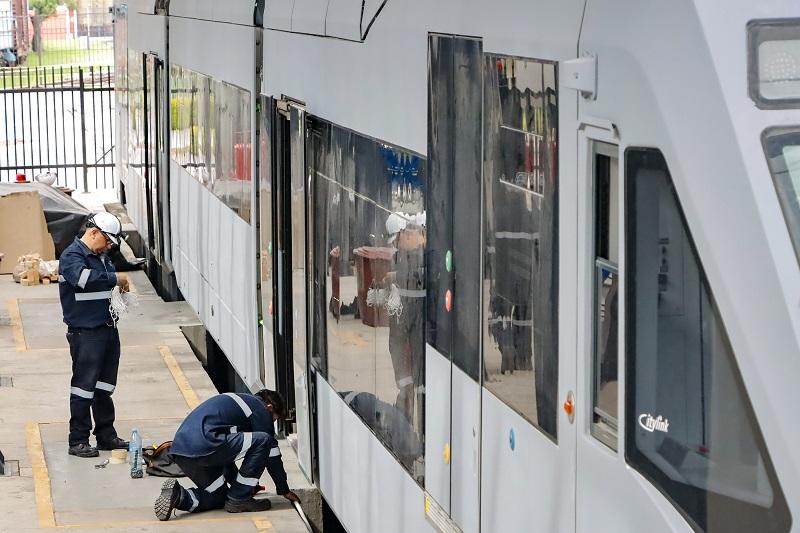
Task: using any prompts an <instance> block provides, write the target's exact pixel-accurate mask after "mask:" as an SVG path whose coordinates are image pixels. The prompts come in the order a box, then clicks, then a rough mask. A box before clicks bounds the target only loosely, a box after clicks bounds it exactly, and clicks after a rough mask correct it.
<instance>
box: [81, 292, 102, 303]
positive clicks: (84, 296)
mask: <svg viewBox="0 0 800 533" xmlns="http://www.w3.org/2000/svg"><path fill="white" fill-rule="evenodd" d="M110 298H111V291H99V292H76V293H75V301H76V302H84V301H87V300H108V299H110Z"/></svg>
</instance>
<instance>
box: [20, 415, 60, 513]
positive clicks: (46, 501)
mask: <svg viewBox="0 0 800 533" xmlns="http://www.w3.org/2000/svg"><path fill="white" fill-rule="evenodd" d="M25 434H26V442H27V446H28V456H29V457H30V460H31V467H32V469H33V489H34V493H35V495H36V515H37V516H38V517H39V527H40V528H51V527H56V517H55V514H54V513H53V498H52V496H51V494H50V474H48V472H47V463H45V461H44V449H43V448H42V434H41V432H40V431H39V424H37V423H36V422H28V423H27V424H26V425H25Z"/></svg>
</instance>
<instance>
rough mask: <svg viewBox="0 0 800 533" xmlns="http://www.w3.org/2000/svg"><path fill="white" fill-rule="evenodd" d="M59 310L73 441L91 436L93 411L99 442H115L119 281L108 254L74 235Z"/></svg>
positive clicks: (65, 257) (64, 261) (63, 268)
mask: <svg viewBox="0 0 800 533" xmlns="http://www.w3.org/2000/svg"><path fill="white" fill-rule="evenodd" d="M59 271H60V276H59V284H58V289H59V293H60V296H61V309H62V311H63V313H64V322H65V323H66V324H67V342H68V343H69V352H70V355H71V356H72V381H71V382H70V396H69V407H70V420H69V445H70V446H74V445H76V444H80V443H82V442H88V441H89V432H90V431H91V429H92V416H94V422H95V429H94V434H95V436H96V437H97V440H98V442H111V441H112V440H114V439H115V438H116V437H117V432H116V430H115V429H114V402H113V401H112V399H111V395H112V393H113V392H114V388H115V387H116V385H117V370H118V369H119V355H120V346H119V332H118V331H117V328H116V327H115V324H114V321H113V320H112V318H111V312H110V311H109V300H110V298H111V289H113V288H114V286H115V285H116V284H117V274H116V272H115V271H114V265H113V264H112V263H111V261H110V260H109V259H108V256H106V255H105V254H100V255H98V254H95V253H93V252H92V251H91V250H90V249H89V248H88V247H87V246H86V245H85V244H84V243H83V242H81V240H80V239H77V238H76V239H75V240H74V241H73V242H72V244H70V245H69V246H68V247H67V249H66V250H64V252H63V253H62V254H61V258H60V260H59Z"/></svg>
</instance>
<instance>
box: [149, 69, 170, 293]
mask: <svg viewBox="0 0 800 533" xmlns="http://www.w3.org/2000/svg"><path fill="white" fill-rule="evenodd" d="M144 78H145V79H144V85H145V96H144V106H145V120H146V128H145V143H146V146H147V148H146V150H145V158H146V160H145V172H144V176H145V190H144V193H145V194H144V197H145V207H146V213H147V244H148V248H149V251H148V256H149V257H148V259H149V261H148V270H149V274H150V276H151V279H153V276H160V274H161V269H160V268H158V267H159V266H160V265H163V264H164V258H165V247H164V243H165V240H164V236H165V235H164V233H165V231H166V228H165V213H166V210H167V208H168V203H167V202H166V200H165V199H166V198H167V196H166V195H167V185H166V179H165V177H166V172H165V165H166V164H167V157H166V154H165V153H164V150H165V149H166V146H165V144H164V120H165V113H164V101H165V99H164V61H163V60H161V59H160V58H159V57H158V56H157V55H155V54H145V72H144ZM156 286H158V287H160V286H161V283H160V281H159V283H157V284H156Z"/></svg>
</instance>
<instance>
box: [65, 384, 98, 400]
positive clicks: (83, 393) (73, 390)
mask: <svg viewBox="0 0 800 533" xmlns="http://www.w3.org/2000/svg"><path fill="white" fill-rule="evenodd" d="M69 392H70V394H74V395H75V396H80V397H81V398H86V399H87V400H91V399H92V398H94V391H88V390H83V389H81V388H79V387H70V389H69Z"/></svg>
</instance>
